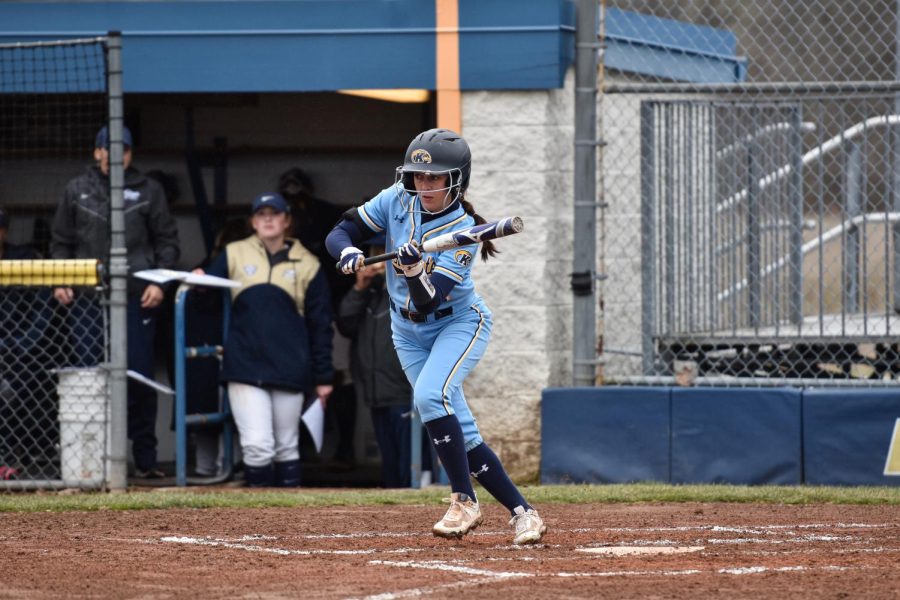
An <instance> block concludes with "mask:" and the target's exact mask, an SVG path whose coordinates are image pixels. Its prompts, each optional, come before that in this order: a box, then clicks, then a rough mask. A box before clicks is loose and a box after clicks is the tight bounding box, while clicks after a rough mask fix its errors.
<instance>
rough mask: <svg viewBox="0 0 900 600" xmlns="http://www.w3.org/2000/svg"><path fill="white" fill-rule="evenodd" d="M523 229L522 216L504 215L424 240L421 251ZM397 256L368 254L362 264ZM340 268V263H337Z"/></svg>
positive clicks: (447, 248) (435, 250)
mask: <svg viewBox="0 0 900 600" xmlns="http://www.w3.org/2000/svg"><path fill="white" fill-rule="evenodd" d="M523 229H525V222H524V221H523V220H522V217H506V218H504V219H500V220H499V221H494V222H493V223H482V224H481V225H474V226H472V227H469V228H468V229H462V230H460V231H452V232H450V233H445V234H443V235H439V236H437V237H436V238H434V239H431V240H428V241H426V242H425V243H424V244H422V248H421V250H422V252H440V251H441V250H449V249H451V248H459V247H460V246H469V245H471V244H480V243H481V242H486V241H488V240H495V239H497V238H502V237H506V236H508V235H513V234H515V233H521V232H522V230H523ZM395 258H397V251H396V250H394V251H392V252H387V253H385V254H379V255H378V256H370V257H368V258H366V259H365V260H364V261H363V264H364V265H366V266H368V265H374V264H375V263H380V262H385V261H388V260H394V259H395ZM337 267H338V269H340V263H338V265H337Z"/></svg>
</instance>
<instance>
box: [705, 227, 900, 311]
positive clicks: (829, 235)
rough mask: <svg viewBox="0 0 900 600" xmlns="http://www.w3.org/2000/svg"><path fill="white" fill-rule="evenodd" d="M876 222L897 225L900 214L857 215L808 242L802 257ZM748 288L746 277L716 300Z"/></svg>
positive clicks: (770, 269) (767, 271)
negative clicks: (865, 224) (850, 232)
mask: <svg viewBox="0 0 900 600" xmlns="http://www.w3.org/2000/svg"><path fill="white" fill-rule="evenodd" d="M868 222H875V223H896V222H900V212H889V213H867V214H864V215H856V216H855V217H853V218H851V219H847V220H845V221H843V222H842V223H841V224H840V225H835V226H834V227H832V228H831V229H829V230H828V231H826V232H825V233H822V234H819V235H818V236H816V237H815V238H813V239H811V240H810V241H808V242H806V243H805V244H803V246H801V255H802V256H806V255H807V254H809V253H810V252H812V251H813V250H815V249H816V248H817V247H819V246H821V245H824V244H826V243H828V242H830V241H831V240H833V239H834V238H836V237H838V236H839V235H841V234H842V233H844V232H845V231H852V230H854V229H857V228H858V227H859V226H860V225H861V224H863V223H868ZM788 259H790V254H786V255H784V256H782V257H781V258H779V259H778V260H776V261H775V262H773V263H771V264H769V265H767V266H766V267H765V268H764V269H762V270H760V272H759V275H760V277H767V276H769V275H771V274H772V273H774V272H775V271H778V270H780V269H781V268H783V267H784V265H785V264H786V263H787V261H788ZM746 286H747V278H746V277H745V278H744V279H742V280H741V281H739V282H738V283H736V284H734V285H733V286H731V287H730V288H728V289H727V290H725V291H724V292H719V293H718V294H717V295H716V300H718V301H722V300H727V299H728V298H730V297H731V296H732V294H736V293H738V292H740V291H741V290H742V289H744V287H746Z"/></svg>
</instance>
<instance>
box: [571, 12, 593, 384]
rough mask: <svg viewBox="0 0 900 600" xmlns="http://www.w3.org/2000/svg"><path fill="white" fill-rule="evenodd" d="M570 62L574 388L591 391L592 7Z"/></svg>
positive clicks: (581, 21)
mask: <svg viewBox="0 0 900 600" xmlns="http://www.w3.org/2000/svg"><path fill="white" fill-rule="evenodd" d="M577 10H578V16H577V23H576V33H575V37H576V50H575V55H576V63H575V206H574V226H573V230H574V237H575V239H574V252H573V260H572V263H573V264H572V294H573V306H572V312H573V326H574V329H573V336H572V337H573V340H572V341H573V344H572V345H573V361H572V362H573V365H572V373H573V380H574V384H575V385H577V386H592V385H594V383H595V379H596V365H597V309H596V305H597V299H596V294H595V290H596V282H595V279H596V270H597V62H598V55H597V51H598V49H599V47H600V44H599V42H598V41H597V14H598V13H597V2H596V0H580V1H579V2H578V8H577Z"/></svg>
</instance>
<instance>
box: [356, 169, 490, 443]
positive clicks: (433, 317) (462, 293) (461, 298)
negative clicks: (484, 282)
mask: <svg viewBox="0 0 900 600" xmlns="http://www.w3.org/2000/svg"><path fill="white" fill-rule="evenodd" d="M357 211H358V212H359V216H360V217H361V218H362V220H363V222H364V223H366V225H367V226H368V227H369V228H370V229H371V230H372V231H374V232H377V233H381V232H383V233H384V234H385V248H386V249H387V250H389V251H390V250H396V249H397V248H398V247H400V246H402V245H403V244H406V243H409V242H411V241H412V240H416V241H417V242H418V243H419V246H420V247H421V245H422V243H424V242H426V241H428V240H429V239H432V238H434V237H435V236H438V235H441V234H444V233H450V232H452V231H458V230H461V229H466V228H468V227H472V226H473V225H474V224H475V220H474V219H473V218H472V217H471V216H470V215H468V214H467V213H466V212H465V210H464V209H463V208H462V206H461V205H460V204H459V203H457V204H456V205H455V207H454V208H452V209H451V210H448V211H447V213H446V214H440V215H439V216H437V217H434V216H433V215H429V214H428V213H426V212H425V211H424V210H423V209H422V208H421V205H420V204H419V200H418V198H417V197H413V196H410V195H409V194H406V193H405V192H404V191H403V188H402V187H400V186H399V185H396V186H393V187H390V188H387V189H385V190H382V191H381V193H380V194H378V195H377V196H375V197H374V198H372V199H371V200H369V201H368V202H366V203H365V204H364V205H363V206H360V207H359V208H358V209H357ZM477 253H478V245H477V244H475V245H471V246H462V247H459V248H453V249H450V250H444V251H441V252H426V253H423V260H424V261H425V270H426V272H427V273H429V274H430V275H432V276H434V275H438V274H439V275H442V276H444V277H448V278H450V279H452V280H453V281H455V282H456V285H455V286H454V287H453V289H451V290H450V293H449V297H447V298H443V299H442V300H441V304H440V305H439V306H438V307H437V308H436V309H435V310H434V311H433V312H432V313H429V315H428V316H427V318H426V319H424V320H422V321H418V322H415V321H413V320H410V319H409V317H408V314H407V315H404V311H409V312H413V313H414V312H415V310H416V307H415V305H414V304H412V300H411V299H410V295H409V288H408V287H407V284H406V278H405V277H404V276H403V273H402V271H400V270H399V269H398V268H396V267H395V268H393V269H387V287H388V292H389V293H390V297H391V300H392V302H393V304H394V306H393V307H392V312H391V326H392V331H393V337H394V347H395V348H396V349H397V356H398V357H399V358H400V364H401V365H402V366H403V370H404V372H405V373H406V376H407V378H408V379H409V382H410V384H411V385H412V386H413V400H414V402H415V406H416V410H418V411H419V414H420V415H421V417H422V421H423V422H426V423H427V422H429V421H433V420H435V419H439V418H441V417H445V416H447V415H454V414H455V415H456V417H457V419H458V420H459V424H460V427H461V428H462V431H463V436H464V437H465V447H466V450H471V449H472V448H475V447H476V446H478V445H479V444H481V443H482V442H483V440H482V438H481V435H480V433H479V432H478V427H477V425H476V423H475V418H474V417H473V415H472V412H471V410H469V407H468V404H467V403H466V399H465V395H464V394H463V389H462V384H463V381H464V380H465V378H466V376H467V375H468V374H469V372H470V371H471V370H472V369H473V368H474V367H475V365H477V364H478V361H479V360H481V357H482V356H483V355H484V352H485V350H486V349H487V344H488V341H489V340H490V337H491V328H492V326H493V320H492V317H491V313H490V311H489V310H488V308H487V306H485V304H484V301H483V300H482V299H481V298H480V297H479V296H478V294H476V293H475V285H474V283H473V282H472V277H471V270H472V263H473V262H474V261H475V257H476V255H477Z"/></svg>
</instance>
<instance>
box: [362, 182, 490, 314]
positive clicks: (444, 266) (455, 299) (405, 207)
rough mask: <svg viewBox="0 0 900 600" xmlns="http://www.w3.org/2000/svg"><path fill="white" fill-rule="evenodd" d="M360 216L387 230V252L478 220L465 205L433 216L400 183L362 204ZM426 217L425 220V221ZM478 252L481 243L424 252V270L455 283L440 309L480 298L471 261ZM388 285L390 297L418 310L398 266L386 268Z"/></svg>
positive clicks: (375, 227)
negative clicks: (466, 210)
mask: <svg viewBox="0 0 900 600" xmlns="http://www.w3.org/2000/svg"><path fill="white" fill-rule="evenodd" d="M357 210H358V211H359V216H360V217H361V218H362V220H363V222H365V223H366V225H368V226H369V228H370V229H371V230H372V231H375V232H376V233H381V232H384V234H385V244H384V246H385V248H386V250H387V251H391V250H396V249H397V248H399V247H400V246H402V245H403V244H406V243H409V242H411V241H413V240H416V241H417V242H418V243H419V248H421V247H422V243H423V242H425V241H427V240H429V239H432V238H434V237H436V236H439V235H442V234H445V233H450V232H452V231H459V230H461V229H467V228H469V227H472V226H473V225H475V219H473V218H472V217H471V216H469V215H468V214H466V212H465V210H463V208H462V206H460V205H459V204H457V205H456V209H455V210H450V211H448V212H447V214H442V215H441V216H439V217H437V218H430V215H428V214H427V213H425V211H424V210H423V209H422V207H421V205H420V204H419V199H418V197H416V196H410V195H409V194H407V193H406V192H404V191H403V188H402V187H401V186H400V185H399V184H398V185H395V186H392V187H389V188H387V189H384V190H382V191H381V193H379V194H378V195H377V196H375V197H374V198H372V199H371V200H369V201H368V202H366V203H365V204H363V205H362V206H360V207H359V208H358V209H357ZM423 218H424V220H425V223H424V224H423V222H422V221H423ZM477 253H478V245H477V244H476V245H472V246H461V247H459V248H452V249H450V250H444V251H442V252H424V253H423V260H424V261H425V272H426V273H428V274H429V275H431V274H440V275H443V276H444V277H447V278H449V279H452V280H453V281H455V282H456V285H455V286H454V287H453V290H451V292H450V297H449V298H443V299H442V300H441V304H440V306H438V308H437V310H442V309H444V308H446V307H448V306H449V307H453V312H457V311H461V310H462V309H464V308H466V307H468V306H471V305H472V304H473V303H475V302H479V301H480V300H481V299H480V298H479V297H478V296H477V294H476V293H475V285H474V283H473V282H472V277H471V271H472V263H474V262H475V257H476V255H477ZM387 272H388V276H387V286H388V292H389V293H390V296H391V300H392V301H393V302H394V304H395V305H396V306H398V307H403V308H404V309H406V310H409V311H412V312H415V310H416V307H415V306H414V305H413V304H412V301H411V300H410V297H409V288H408V287H407V285H406V280H405V279H404V277H403V273H402V271H400V270H399V269H398V268H396V267H395V268H394V269H387Z"/></svg>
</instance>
